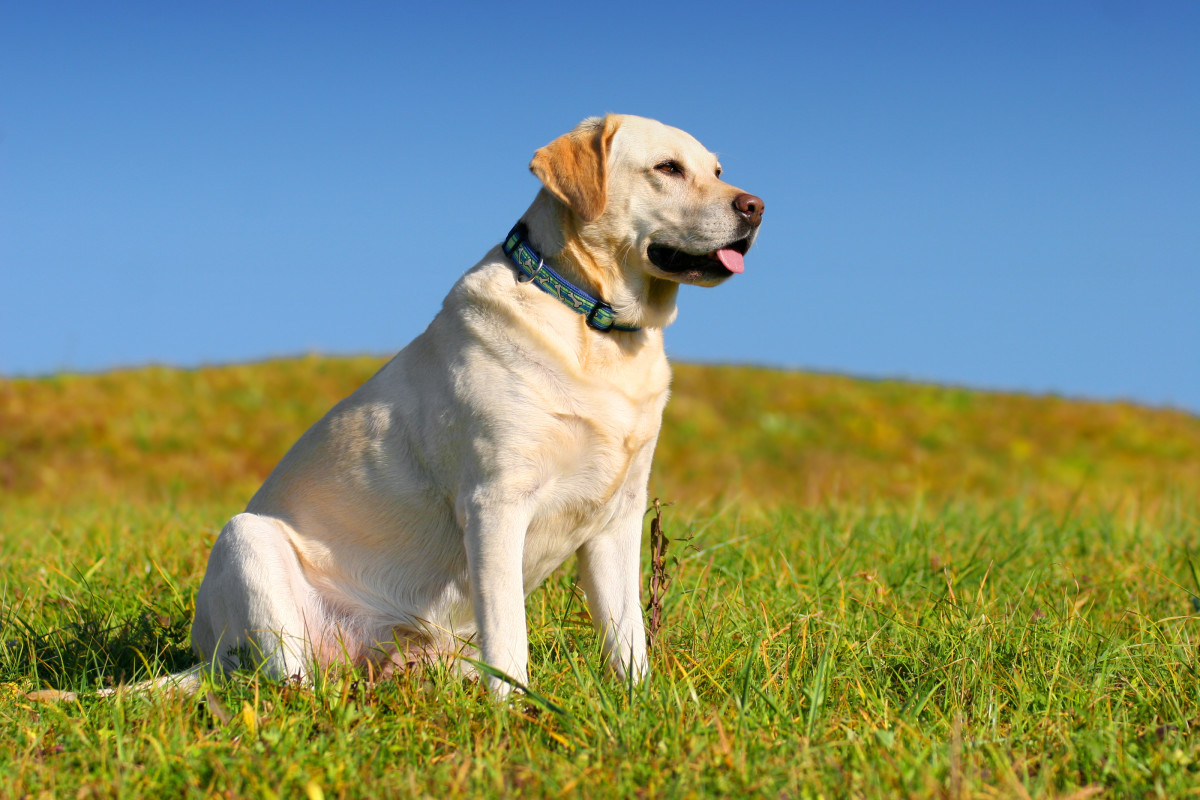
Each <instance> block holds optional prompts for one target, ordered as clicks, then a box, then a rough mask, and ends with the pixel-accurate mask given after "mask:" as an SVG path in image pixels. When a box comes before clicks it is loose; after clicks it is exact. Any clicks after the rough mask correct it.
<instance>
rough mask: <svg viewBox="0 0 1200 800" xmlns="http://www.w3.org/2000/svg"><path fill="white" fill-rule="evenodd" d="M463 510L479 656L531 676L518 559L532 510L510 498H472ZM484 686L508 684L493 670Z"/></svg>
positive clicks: (499, 693)
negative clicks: (509, 501) (503, 500)
mask: <svg viewBox="0 0 1200 800" xmlns="http://www.w3.org/2000/svg"><path fill="white" fill-rule="evenodd" d="M467 505H468V507H467V508H466V509H465V513H464V517H465V520H464V526H463V528H464V535H465V537H466V546H467V571H468V574H469V575H470V580H471V599H472V602H473V603H474V606H475V624H476V629H477V630H478V636H479V651H480V657H481V659H482V660H483V662H484V663H486V664H488V665H490V666H492V667H495V668H496V669H498V670H499V671H500V672H503V673H504V674H505V675H507V676H508V677H510V678H512V679H513V680H514V681H517V682H518V683H521V684H523V685H525V684H528V682H529V636H528V632H527V631H526V628H525V580H524V576H523V574H522V562H523V560H524V554H525V534H526V531H527V529H528V527H529V520H530V515H529V514H528V513H527V512H526V511H524V510H523V509H521V508H519V507H514V506H513V505H511V504H507V505H506V504H503V503H488V502H479V501H472V502H470V503H468V504H467ZM487 684H488V688H489V689H490V690H491V692H492V694H494V695H495V696H496V697H498V698H504V697H507V696H508V695H509V694H510V693H511V692H512V689H513V687H512V685H511V684H510V683H509V682H507V681H504V680H501V679H500V678H497V677H494V676H492V675H488V676H487Z"/></svg>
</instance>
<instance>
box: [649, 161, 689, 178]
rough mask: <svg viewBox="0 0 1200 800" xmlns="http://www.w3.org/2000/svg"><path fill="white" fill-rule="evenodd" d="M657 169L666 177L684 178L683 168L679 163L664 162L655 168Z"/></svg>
mask: <svg viewBox="0 0 1200 800" xmlns="http://www.w3.org/2000/svg"><path fill="white" fill-rule="evenodd" d="M655 169H656V170H658V171H659V172H661V173H663V174H664V175H678V176H680V177H682V176H683V167H681V166H679V162H678V161H664V162H662V163H661V164H659V165H658V166H657V167H655Z"/></svg>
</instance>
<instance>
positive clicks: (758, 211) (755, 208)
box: [733, 192, 763, 228]
mask: <svg viewBox="0 0 1200 800" xmlns="http://www.w3.org/2000/svg"><path fill="white" fill-rule="evenodd" d="M733 207H734V209H735V210H736V211H737V212H738V213H739V214H741V215H742V218H743V219H745V220H746V222H749V223H750V225H751V226H752V227H755V228H757V227H758V226H759V225H761V224H762V215H763V201H762V198H761V197H755V196H754V195H752V194H749V193H747V192H742V193H741V194H739V195H738V196H737V197H735V198H733Z"/></svg>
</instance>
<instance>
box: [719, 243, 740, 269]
mask: <svg viewBox="0 0 1200 800" xmlns="http://www.w3.org/2000/svg"><path fill="white" fill-rule="evenodd" d="M717 260H718V261H720V262H721V265H722V266H724V267H725V269H727V270H729V271H730V272H742V271H744V270H745V269H746V262H745V260H744V259H743V258H742V254H741V253H739V252H738V251H737V250H734V249H732V248H730V247H722V248H721V249H720V250H718V251H717Z"/></svg>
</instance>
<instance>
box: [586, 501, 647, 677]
mask: <svg viewBox="0 0 1200 800" xmlns="http://www.w3.org/2000/svg"><path fill="white" fill-rule="evenodd" d="M644 504H645V503H644V499H643V502H642V503H641V504H637V505H633V507H632V511H629V512H626V513H625V514H624V515H623V519H621V520H620V521H619V522H618V524H617V525H616V526H615V527H614V528H613V529H612V530H610V531H606V532H604V533H602V534H600V535H598V536H596V537H595V538H593V539H591V540H590V541H588V542H586V543H585V544H584V545H583V546H582V547H580V548H579V553H578V555H579V582H580V584H582V586H583V590H584V592H586V593H587V600H588V610H589V611H590V612H591V615H592V623H593V624H594V625H595V626H596V630H597V631H598V632H599V633H600V635H601V637H603V641H604V654H605V656H607V657H608V662H609V664H610V665H612V667H613V669H615V670H616V672H617V674H618V675H620V676H621V677H622V678H628V677H632V678H633V680H635V681H639V680H641V679H642V678H644V677H645V676H646V673H647V672H648V671H649V666H648V664H647V661H646V627H645V623H644V622H643V620H642V603H641V599H640V597H639V589H640V585H641V580H640V569H639V568H640V564H641V546H642V515H641V507H642V506H643V505H644Z"/></svg>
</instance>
